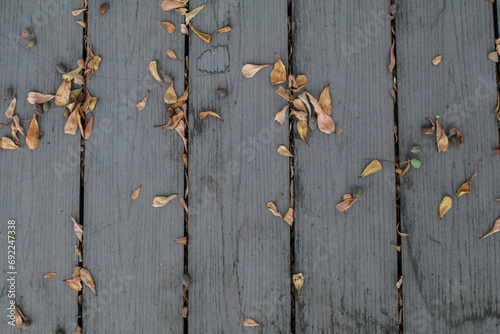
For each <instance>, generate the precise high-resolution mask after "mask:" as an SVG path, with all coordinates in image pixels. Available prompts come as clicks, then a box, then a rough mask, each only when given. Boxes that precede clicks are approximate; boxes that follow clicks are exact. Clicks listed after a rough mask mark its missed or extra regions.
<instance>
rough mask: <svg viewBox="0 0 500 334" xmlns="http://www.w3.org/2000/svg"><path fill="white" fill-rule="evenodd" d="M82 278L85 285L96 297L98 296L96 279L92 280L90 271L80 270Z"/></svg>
mask: <svg viewBox="0 0 500 334" xmlns="http://www.w3.org/2000/svg"><path fill="white" fill-rule="evenodd" d="M80 277H81V279H82V281H83V283H85V285H86V286H88V287H89V288H90V290H92V292H93V293H94V295H97V292H96V291H95V284H94V279H93V278H92V275H91V274H90V271H89V270H88V269H85V268H82V269H80Z"/></svg>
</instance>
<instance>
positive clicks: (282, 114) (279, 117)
mask: <svg viewBox="0 0 500 334" xmlns="http://www.w3.org/2000/svg"><path fill="white" fill-rule="evenodd" d="M287 109H288V104H287V105H286V106H285V107H283V109H281V110H280V111H279V112H278V113H277V114H276V116H274V120H275V121H277V122H279V123H280V124H283V122H284V121H285V118H286V111H287Z"/></svg>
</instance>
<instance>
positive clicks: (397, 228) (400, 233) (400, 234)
mask: <svg viewBox="0 0 500 334" xmlns="http://www.w3.org/2000/svg"><path fill="white" fill-rule="evenodd" d="M396 232H398V235H399V236H402V237H407V236H409V234H408V233H403V232H400V231H399V222H398V224H397V225H396Z"/></svg>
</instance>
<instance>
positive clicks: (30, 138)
mask: <svg viewBox="0 0 500 334" xmlns="http://www.w3.org/2000/svg"><path fill="white" fill-rule="evenodd" d="M39 138H40V130H39V127H38V122H37V120H36V112H33V118H32V119H31V123H30V127H29V128H28V133H27V134H26V146H28V148H29V149H30V150H36V149H37V147H38V140H39Z"/></svg>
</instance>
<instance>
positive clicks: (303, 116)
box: [290, 100, 309, 123]
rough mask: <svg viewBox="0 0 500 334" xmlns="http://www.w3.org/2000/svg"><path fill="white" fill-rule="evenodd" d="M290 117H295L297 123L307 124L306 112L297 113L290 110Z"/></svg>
mask: <svg viewBox="0 0 500 334" xmlns="http://www.w3.org/2000/svg"><path fill="white" fill-rule="evenodd" d="M295 101H297V100H295ZM299 101H300V100H299ZM290 116H295V117H296V118H297V119H298V120H299V121H304V122H306V123H307V120H308V118H309V116H308V115H307V112H305V111H297V110H294V109H292V111H291V112H290Z"/></svg>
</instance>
